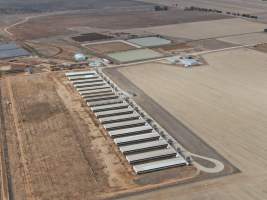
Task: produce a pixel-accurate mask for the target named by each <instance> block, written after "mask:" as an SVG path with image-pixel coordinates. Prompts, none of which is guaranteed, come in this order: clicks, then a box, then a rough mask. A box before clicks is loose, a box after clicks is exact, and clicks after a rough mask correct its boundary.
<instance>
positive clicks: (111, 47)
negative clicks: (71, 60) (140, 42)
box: [85, 42, 136, 54]
mask: <svg viewBox="0 0 267 200" xmlns="http://www.w3.org/2000/svg"><path fill="white" fill-rule="evenodd" d="M85 47H86V48H88V49H89V50H91V51H93V52H96V53H101V54H105V53H112V52H118V51H128V50H133V49H136V47H134V46H131V45H129V44H126V43H123V42H107V43H98V44H91V45H90V44H89V45H86V46H85Z"/></svg>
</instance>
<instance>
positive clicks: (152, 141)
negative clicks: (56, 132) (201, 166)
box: [66, 71, 188, 174]
mask: <svg viewBox="0 0 267 200" xmlns="http://www.w3.org/2000/svg"><path fill="white" fill-rule="evenodd" d="M66 76H67V77H68V79H69V80H70V81H71V82H72V84H73V86H74V87H75V88H76V90H77V91H78V92H79V93H80V95H81V96H82V97H83V99H84V100H85V101H86V103H87V105H88V106H89V107H90V109H91V111H92V112H93V113H94V114H95V116H96V118H97V119H98V120H99V122H100V123H101V124H102V126H103V127H104V128H105V130H106V132H107V134H108V135H109V136H110V137H111V138H112V139H113V141H114V143H115V144H116V145H117V147H118V149H119V150H120V152H121V153H122V154H123V155H124V156H125V158H126V160H127V161H128V163H129V164H130V165H132V168H133V170H134V171H135V173H136V174H142V173H147V172H151V171H156V170H162V169H166V168H170V167H175V166H182V165H186V164H188V163H187V162H186V160H185V159H184V158H183V157H182V156H181V154H179V153H178V152H177V151H176V150H175V149H174V148H173V147H172V146H171V145H170V144H168V142H167V141H166V140H165V139H164V138H163V137H162V136H161V135H160V133H159V132H157V131H156V130H155V129H154V128H153V127H152V126H151V125H150V124H149V123H148V122H147V121H146V119H144V117H141V115H140V113H138V111H137V110H136V109H135V107H134V106H133V105H131V104H130V103H129V101H128V99H127V98H126V97H125V96H124V94H123V93H122V92H121V91H120V90H118V89H115V88H114V84H111V83H110V81H109V80H107V78H106V77H104V76H103V75H101V74H98V73H97V72H96V71H79V72H68V73H66Z"/></svg>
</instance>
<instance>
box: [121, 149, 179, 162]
mask: <svg viewBox="0 0 267 200" xmlns="http://www.w3.org/2000/svg"><path fill="white" fill-rule="evenodd" d="M176 154H177V153H176V151H175V150H174V149H173V148H169V149H159V150H154V151H148V152H144V153H137V154H131V155H126V159H127V161H128V162H129V163H130V164H135V163H141V162H145V161H151V160H156V159H159V158H170V157H174V156H176Z"/></svg>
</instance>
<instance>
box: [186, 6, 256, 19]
mask: <svg viewBox="0 0 267 200" xmlns="http://www.w3.org/2000/svg"><path fill="white" fill-rule="evenodd" d="M184 10H185V11H195V10H196V11H202V12H212V13H224V12H223V11H221V10H217V9H210V8H201V7H195V6H190V7H186V8H185V9H184ZM224 14H227V15H233V16H240V17H247V18H252V19H258V16H256V15H251V14H247V13H238V12H225V13H224Z"/></svg>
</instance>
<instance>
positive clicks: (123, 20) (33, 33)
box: [10, 9, 225, 39]
mask: <svg viewBox="0 0 267 200" xmlns="http://www.w3.org/2000/svg"><path fill="white" fill-rule="evenodd" d="M222 18H225V16H223V15H217V14H206V13H202V12H185V11H183V10H170V11H164V12H155V11H144V10H141V11H138V10H137V11H128V12H127V10H126V11H125V9H120V10H119V11H105V12H104V11H101V10H100V11H94V12H88V13H87V12H80V13H76V14H62V15H53V16H46V17H39V18H36V19H31V20H29V21H28V22H26V23H24V24H20V25H18V26H16V27H13V28H11V29H10V32H12V33H13V34H14V35H15V36H16V38H18V39H36V38H42V37H50V36H55V35H63V34H70V33H73V31H71V30H70V29H73V28H75V27H92V28H97V29H104V30H107V29H111V30H118V29H128V28H140V27H150V26H160V25H166V24H177V23H185V22H194V21H203V20H214V19H222Z"/></svg>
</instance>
